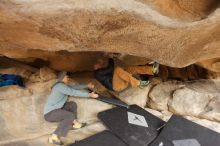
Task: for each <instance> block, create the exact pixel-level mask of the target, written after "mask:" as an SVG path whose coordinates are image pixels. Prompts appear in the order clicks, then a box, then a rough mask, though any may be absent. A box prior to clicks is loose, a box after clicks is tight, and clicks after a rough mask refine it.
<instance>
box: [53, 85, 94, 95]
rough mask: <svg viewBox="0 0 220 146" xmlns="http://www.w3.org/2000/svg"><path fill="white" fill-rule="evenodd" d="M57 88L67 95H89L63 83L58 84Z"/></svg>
mask: <svg viewBox="0 0 220 146" xmlns="http://www.w3.org/2000/svg"><path fill="white" fill-rule="evenodd" d="M57 88H58V90H59V91H60V92H61V93H63V94H66V95H69V96H78V97H90V96H89V93H88V92H86V91H83V90H79V89H74V88H73V87H71V86H68V85H65V84H60V85H59V86H58V87H57Z"/></svg>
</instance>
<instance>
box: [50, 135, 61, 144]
mask: <svg viewBox="0 0 220 146" xmlns="http://www.w3.org/2000/svg"><path fill="white" fill-rule="evenodd" d="M48 141H49V143H50V144H55V145H63V143H62V141H61V140H60V138H59V137H58V136H57V135H55V134H53V135H51V136H50V137H49V139H48Z"/></svg>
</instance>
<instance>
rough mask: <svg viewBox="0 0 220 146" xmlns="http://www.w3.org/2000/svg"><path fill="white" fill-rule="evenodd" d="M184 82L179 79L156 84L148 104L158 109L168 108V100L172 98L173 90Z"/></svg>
mask: <svg viewBox="0 0 220 146" xmlns="http://www.w3.org/2000/svg"><path fill="white" fill-rule="evenodd" d="M181 86H183V84H182V83H181V82H177V81H168V82H164V83H161V84H158V85H156V86H155V87H154V88H153V89H152V91H151V92H150V94H149V97H150V100H149V103H148V106H149V107H151V108H153V109H156V110H168V102H169V100H171V98H172V94H173V91H174V90H176V89H179V88H180V87H181Z"/></svg>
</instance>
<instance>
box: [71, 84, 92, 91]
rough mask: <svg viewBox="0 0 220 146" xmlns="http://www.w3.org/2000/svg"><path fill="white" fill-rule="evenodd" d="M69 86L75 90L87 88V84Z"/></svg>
mask: <svg viewBox="0 0 220 146" xmlns="http://www.w3.org/2000/svg"><path fill="white" fill-rule="evenodd" d="M69 86H71V87H72V88H74V89H77V90H81V89H86V88H88V84H82V85H76V84H71V85H69Z"/></svg>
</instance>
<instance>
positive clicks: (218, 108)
mask: <svg viewBox="0 0 220 146" xmlns="http://www.w3.org/2000/svg"><path fill="white" fill-rule="evenodd" d="M200 117H202V118H205V119H208V120H212V121H218V122H220V97H215V98H213V99H212V100H211V101H210V103H209V104H208V106H207V107H206V109H205V111H204V113H203V114H201V115H200Z"/></svg>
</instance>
